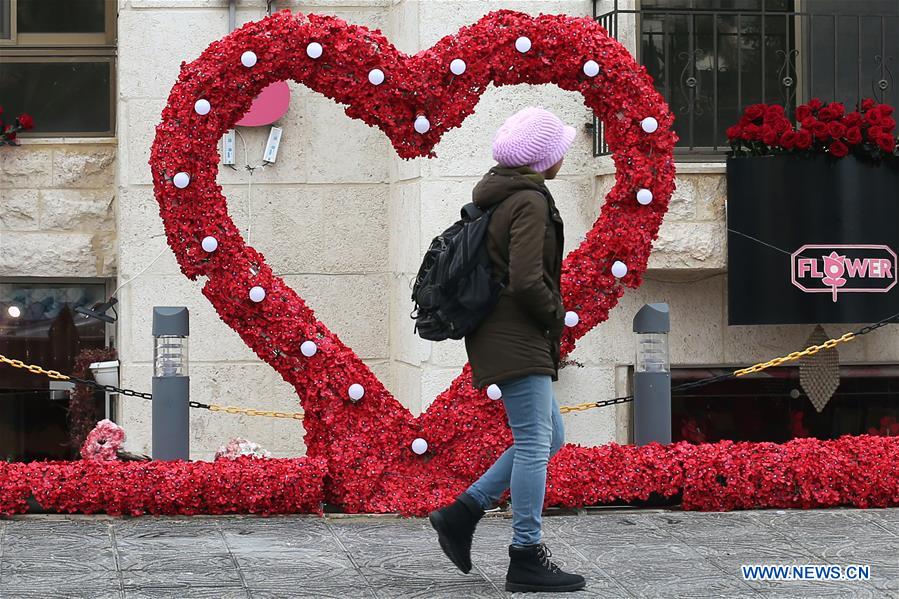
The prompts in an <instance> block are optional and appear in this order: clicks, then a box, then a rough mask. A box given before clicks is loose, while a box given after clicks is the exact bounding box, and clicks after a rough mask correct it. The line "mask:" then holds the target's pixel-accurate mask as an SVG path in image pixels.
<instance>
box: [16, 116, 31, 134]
mask: <svg viewBox="0 0 899 599" xmlns="http://www.w3.org/2000/svg"><path fill="white" fill-rule="evenodd" d="M17 120H18V121H19V124H20V125H21V126H22V129H25V130H28V129H31V128H33V127H34V119H33V118H31V115H30V114H28V113H27V112H23V113H22V114H20V115H19V118H18V119H17Z"/></svg>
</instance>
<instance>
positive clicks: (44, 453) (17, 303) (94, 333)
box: [0, 282, 106, 461]
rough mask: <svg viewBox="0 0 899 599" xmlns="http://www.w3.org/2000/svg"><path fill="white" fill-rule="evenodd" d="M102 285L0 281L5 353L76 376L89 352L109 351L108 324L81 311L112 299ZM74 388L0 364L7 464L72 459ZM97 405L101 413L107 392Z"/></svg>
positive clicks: (1, 448) (0, 450) (1, 451)
mask: <svg viewBox="0 0 899 599" xmlns="http://www.w3.org/2000/svg"><path fill="white" fill-rule="evenodd" d="M105 294H106V285H105V284H104V283H102V282H97V283H92V282H91V283H80V282H79V283H55V282H47V283H43V282H22V283H18V282H5V283H0V354H3V355H4V356H6V357H8V358H11V359H18V360H22V361H23V362H25V363H26V364H37V365H39V366H41V367H43V368H45V369H48V370H50V369H52V370H58V371H60V372H63V373H66V374H69V373H72V368H73V366H74V362H75V356H76V355H78V352H80V351H81V350H83V349H87V348H102V347H105V346H106V325H105V323H103V322H101V321H98V320H95V319H89V318H84V317H82V316H81V315H79V314H76V313H75V308H76V307H79V306H86V307H92V306H94V305H95V304H97V303H98V302H102V301H103V300H104V299H105V297H106V295H105ZM69 395H70V393H69V391H68V390H67V389H65V384H62V385H61V384H60V383H51V380H50V379H49V378H47V377H45V376H42V375H37V374H32V373H30V372H28V371H27V370H24V369H17V368H12V367H10V366H8V365H3V366H0V459H3V460H6V461H32V460H42V459H72V458H75V457H77V455H78V449H79V448H77V447H71V443H70V442H69V434H68V424H67V414H68V403H69ZM95 400H96V401H97V402H98V406H100V410H101V411H100V412H99V413H102V407H103V401H104V398H103V394H102V393H99V394H98V395H97V396H96V397H95Z"/></svg>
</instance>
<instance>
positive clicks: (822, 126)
mask: <svg viewBox="0 0 899 599" xmlns="http://www.w3.org/2000/svg"><path fill="white" fill-rule="evenodd" d="M812 133H813V134H814V135H815V137H816V138H817V139H820V140H821V141H827V138H828V137H830V129H828V128H827V123H824V122H821V121H818V122H816V123H815V124H814V125H813V126H812Z"/></svg>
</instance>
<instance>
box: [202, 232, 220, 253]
mask: <svg viewBox="0 0 899 599" xmlns="http://www.w3.org/2000/svg"><path fill="white" fill-rule="evenodd" d="M200 246H202V248H203V251H204V252H208V253H212V252H214V251H215V250H217V249H218V247H219V241H218V239H216V238H215V237H213V236H211V235H210V236H208V237H204V238H203V241H202V242H201V243H200Z"/></svg>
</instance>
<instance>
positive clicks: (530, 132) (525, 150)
mask: <svg viewBox="0 0 899 599" xmlns="http://www.w3.org/2000/svg"><path fill="white" fill-rule="evenodd" d="M574 136H575V130H574V127H569V126H568V125H566V124H565V123H563V122H562V121H561V120H560V119H559V117H557V116H556V115H554V114H553V113H551V112H550V111H548V110H546V109H545V108H541V107H533V106H531V107H529V108H525V109H523V110H519V111H518V112H516V113H515V114H513V115H512V116H510V117H509V118H508V119H506V122H505V123H503V125H502V127H500V128H499V130H498V131H497V132H496V136H495V137H494V138H493V159H494V160H496V161H497V162H498V163H499V164H500V166H505V167H516V166H529V167H531V168H532V169H534V170H535V171H537V172H538V173H540V172H543V171H545V170H546V169H548V168H549V167H551V166H552V165H554V164H555V163H557V162H558V161H559V160H561V159H562V156H564V155H565V152H567V151H568V148H569V147H571V142H572V141H574Z"/></svg>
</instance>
